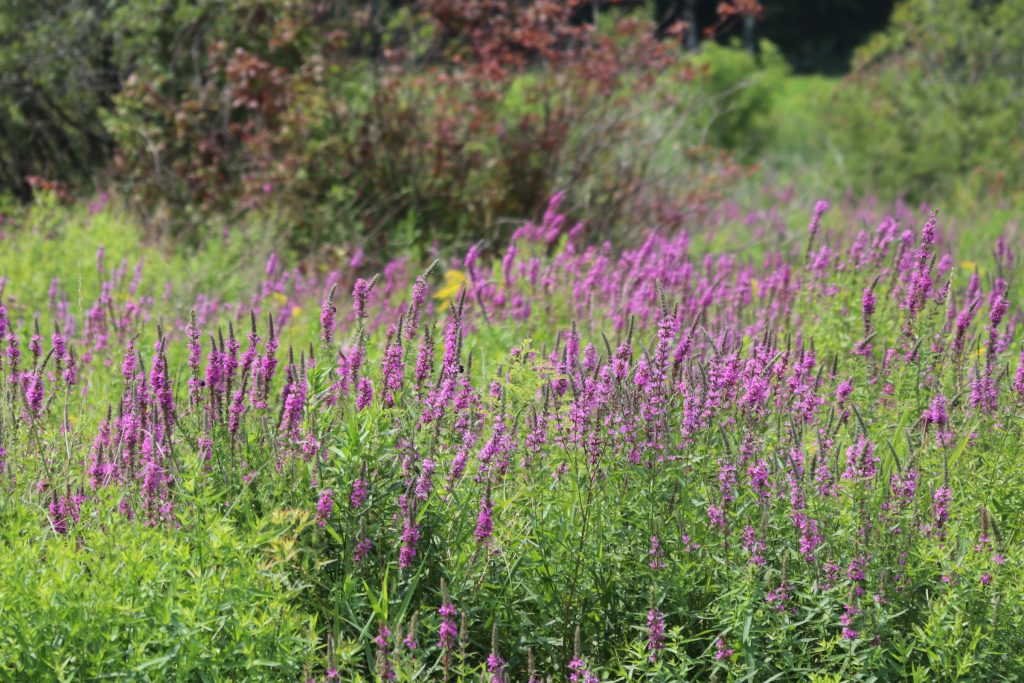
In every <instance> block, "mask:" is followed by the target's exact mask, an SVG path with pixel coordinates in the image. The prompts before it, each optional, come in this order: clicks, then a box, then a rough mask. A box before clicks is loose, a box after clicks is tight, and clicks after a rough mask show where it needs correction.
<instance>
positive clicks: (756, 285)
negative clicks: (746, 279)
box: [750, 277, 761, 299]
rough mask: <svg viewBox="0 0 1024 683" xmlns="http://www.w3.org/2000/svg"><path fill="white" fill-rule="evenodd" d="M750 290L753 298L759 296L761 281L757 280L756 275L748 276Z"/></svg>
mask: <svg viewBox="0 0 1024 683" xmlns="http://www.w3.org/2000/svg"><path fill="white" fill-rule="evenodd" d="M750 292H751V293H752V294H753V295H754V298H755V299H756V298H758V297H759V296H761V283H760V282H758V281H757V278H756V277H752V278H750Z"/></svg>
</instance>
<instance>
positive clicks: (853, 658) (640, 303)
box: [0, 197, 1024, 681]
mask: <svg viewBox="0 0 1024 683" xmlns="http://www.w3.org/2000/svg"><path fill="white" fill-rule="evenodd" d="M835 214H836V212H831V211H830V207H829V205H828V203H826V202H819V203H818V204H817V205H816V206H815V207H814V209H813V212H812V218H811V222H810V226H809V228H808V229H801V230H794V231H793V234H795V235H796V236H797V238H796V239H793V240H781V239H780V240H776V239H774V238H772V239H770V240H768V241H769V242H771V243H772V244H773V245H775V246H773V247H771V248H763V247H751V248H748V249H745V250H742V251H737V252H730V251H728V250H718V249H713V248H711V247H710V245H714V244H715V241H716V239H717V237H716V236H715V235H708V234H701V235H690V234H687V233H685V232H679V233H676V234H672V235H665V234H659V233H656V232H652V233H650V234H648V235H647V236H646V237H645V238H643V240H642V241H641V242H640V243H639V246H637V247H636V248H635V249H632V250H627V251H623V252H616V251H614V250H612V248H611V247H610V246H608V245H603V246H602V245H600V244H594V243H593V241H592V240H588V239H587V238H588V235H587V230H586V227H585V226H583V225H573V224H571V222H570V221H568V219H567V217H566V216H565V215H563V214H562V213H561V212H560V211H559V197H556V198H555V199H554V200H552V203H551V205H550V207H549V209H548V211H547V213H546V214H545V215H544V217H543V220H541V221H539V222H538V223H536V224H527V225H524V226H522V227H521V228H519V229H518V230H517V231H516V233H515V235H514V237H513V240H512V241H511V243H510V244H509V246H508V247H507V248H506V249H505V250H504V251H503V252H501V253H498V254H484V253H483V252H482V251H481V249H480V248H478V247H473V248H471V249H470V250H469V251H468V253H466V254H465V256H464V258H462V259H461V260H460V261H459V262H452V263H444V264H438V263H435V264H434V265H432V266H430V267H429V268H425V269H424V270H422V271H420V274H419V275H417V274H416V272H417V270H418V269H417V268H416V267H415V266H414V264H412V263H409V262H408V261H406V260H396V261H393V262H391V263H390V264H388V265H387V266H386V267H385V268H384V269H383V272H382V273H381V274H380V276H378V277H373V278H367V277H360V276H359V275H360V274H361V273H360V271H359V270H358V268H359V263H354V264H352V268H350V269H348V270H347V271H346V272H330V273H323V274H319V275H309V274H307V273H304V272H302V271H299V270H289V269H287V268H285V267H284V266H283V265H282V262H281V260H280V259H278V258H277V257H276V256H275V257H272V258H271V259H270V261H269V262H268V263H267V265H266V268H265V276H264V278H263V280H262V282H260V283H259V284H258V285H257V286H256V288H255V290H254V293H253V295H252V297H251V298H248V299H245V300H238V301H223V300H220V299H218V298H217V297H216V296H214V295H213V294H210V295H209V296H205V295H204V296H200V298H199V299H198V300H196V301H195V302H194V304H192V305H190V306H188V308H190V309H191V314H190V315H188V316H184V315H182V316H178V315H177V313H176V311H177V310H179V308H178V307H176V306H175V305H174V304H173V302H172V296H171V294H170V293H169V292H170V290H168V293H167V294H166V295H165V294H164V293H163V292H161V291H160V289H159V286H158V285H157V284H156V283H147V284H146V285H143V282H144V270H143V266H142V265H141V262H140V264H139V266H138V267H136V268H135V269H134V270H132V268H131V267H130V264H129V263H127V262H126V263H123V264H120V265H117V266H112V265H111V264H109V263H108V262H107V259H106V257H105V256H104V254H103V253H102V252H101V253H99V254H97V255H96V260H95V263H94V265H93V268H94V272H93V273H92V275H90V276H84V275H83V276H80V277H79V284H78V285H77V292H75V293H74V294H72V293H70V292H68V291H67V290H66V289H65V284H64V283H63V282H62V281H54V282H53V284H52V286H51V287H50V292H49V304H48V305H47V306H46V307H44V308H41V309H39V310H35V309H34V308H33V307H30V306H27V305H23V304H21V303H19V300H18V299H17V298H15V297H14V296H13V295H12V294H8V295H7V296H5V297H4V299H3V301H4V305H3V306H0V339H2V340H3V360H2V368H3V373H2V374H3V389H2V391H0V454H2V456H3V460H2V461H0V472H2V489H3V492H4V493H3V503H2V506H3V507H2V508H0V509H2V510H5V511H10V512H12V514H13V512H14V511H18V515H17V516H18V519H20V520H21V524H22V526H20V527H19V528H20V529H23V530H24V531H23V532H22V535H24V533H29V534H30V535H31V534H32V533H35V534H37V535H38V536H41V537H46V542H47V543H54V542H56V543H59V544H61V545H62V546H64V547H66V548H68V549H69V552H72V553H75V554H76V555H75V556H76V557H78V559H79V562H80V563H82V565H83V566H85V565H87V564H88V563H89V562H90V561H91V560H90V559H89V558H90V556H91V555H95V553H96V552H97V550H95V548H94V543H96V541H95V540H94V539H95V538H96V537H97V536H101V537H102V536H103V535H105V534H106V535H108V536H109V535H110V534H115V533H116V534H128V535H130V534H133V533H140V534H141V533H144V534H146V537H147V538H149V537H151V536H152V535H153V534H157V535H158V536H163V537H166V538H168V539H172V540H170V541H169V542H182V541H181V540H180V539H197V540H196V541H195V542H196V547H195V549H194V550H193V551H192V552H193V553H199V554H201V553H202V552H203V547H204V546H203V542H202V540H201V539H199V538H198V535H201V534H203V533H206V532H207V530H208V529H209V525H210V524H212V523H213V522H211V521H210V520H211V519H214V520H218V521H217V522H216V523H217V524H221V525H223V524H227V525H229V527H230V528H233V529H235V530H236V531H237V533H239V534H243V535H250V536H251V537H252V538H256V539H258V542H254V544H253V547H252V549H251V550H250V551H249V557H250V558H252V559H253V561H254V562H256V563H258V565H259V566H260V567H261V571H262V572H266V574H265V575H266V576H268V577H273V581H274V582H276V583H274V584H273V585H275V586H277V587H276V588H267V590H285V588H284V587H285V586H286V587H287V590H288V591H290V592H289V595H290V598H289V600H290V601H291V605H292V607H294V609H296V610H298V611H299V612H300V613H301V614H303V615H307V616H312V617H315V619H312V620H311V621H310V635H309V648H308V652H305V653H304V654H303V655H302V656H300V657H296V656H294V655H289V656H287V657H282V658H281V660H282V661H274V662H273V664H274V665H275V666H273V667H270V669H269V670H270V671H271V673H269V674H267V673H265V672H264V670H263V669H247V670H246V673H244V674H241V673H238V670H237V669H238V668H245V667H246V666H249V665H251V666H257V665H256V664H254V663H253V662H254V661H257V660H258V661H259V662H264V663H265V664H266V658H267V657H270V655H267V654H266V653H264V654H263V655H260V656H259V657H257V656H256V655H253V657H252V658H250V659H249V660H246V658H245V656H244V650H238V651H237V652H241V653H243V654H240V655H239V660H238V661H237V662H236V661H235V660H232V662H234V663H232V664H231V666H234V667H236V668H235V669H231V670H232V671H234V673H232V674H229V675H232V676H243V677H248V678H260V677H266V678H270V679H275V678H280V677H281V676H282V675H284V677H285V678H287V677H289V676H291V677H293V678H294V677H298V676H300V675H304V676H307V677H311V678H315V679H318V680H320V679H325V678H326V679H342V680H360V679H361V680H375V679H383V680H428V679H429V680H451V681H456V680H478V679H479V677H480V676H481V675H486V676H489V679H490V680H491V681H513V680H530V681H540V680H548V678H549V677H553V678H554V679H555V680H562V679H566V678H567V679H568V680H571V681H599V680H681V679H685V678H691V677H708V676H710V677H713V678H714V679H715V680H726V679H737V680H739V679H746V680H765V679H767V678H769V677H771V676H772V675H774V674H777V673H782V674H783V675H784V676H789V677H805V676H811V675H816V676H821V677H823V678H821V679H820V680H826V678H824V677H827V676H834V677H835V680H839V679H840V678H842V679H847V678H856V677H859V676H865V677H867V676H869V675H872V674H873V675H875V676H880V677H883V678H885V677H915V676H916V677H921V678H924V679H933V678H956V677H962V676H994V675H1013V674H1014V673H1015V672H1016V673H1019V672H1020V671H1021V670H1022V667H1024V662H1022V661H1021V654H1020V653H1021V651H1022V650H1021V647H1020V645H1021V636H1020V633H1021V628H1020V627H1021V626H1022V620H1024V619H1022V617H1024V615H1022V611H1021V610H1022V608H1021V601H1020V600H1019V598H1018V596H1019V595H1020V591H1021V588H1022V586H1021V582H1022V575H1021V572H1020V569H1019V565H1020V557H1019V550H1018V545H1019V542H1020V529H1021V524H1020V522H1021V519H1020V512H1019V511H1020V509H1021V507H1020V502H1021V500H1020V498H1021V493H1020V491H1021V490H1022V489H1021V486H1020V484H1021V479H1022V475H1021V474H1020V473H1019V468H1018V467H1017V464H1018V458H1019V456H1018V454H1017V449H1016V445H1017V444H1018V443H1019V441H1020V437H1021V428H1020V420H1019V411H1020V406H1021V405H1024V362H1021V361H1018V351H1017V343H1016V340H1017V338H1018V336H1019V335H1018V334H1017V329H1018V327H1019V322H1020V320H1021V311H1020V308H1019V306H1017V305H1015V304H1014V302H1015V296H1014V289H1013V287H1014V285H1015V278H1016V272H1017V264H1016V260H1015V255H1014V252H1013V250H1012V248H1011V247H1010V246H1009V243H1008V242H1007V241H1006V240H1004V239H1000V240H998V241H997V242H996V243H995V245H994V248H993V251H992V257H991V258H990V259H988V260H986V261H984V262H979V263H977V264H975V263H971V262H962V261H959V260H957V259H956V258H955V257H954V255H953V245H954V242H953V241H952V239H953V238H954V237H955V236H954V235H953V234H947V233H944V231H943V229H942V226H941V223H940V221H939V220H938V219H937V217H936V216H935V214H933V213H931V214H930V213H929V212H927V211H915V210H910V209H908V208H906V207H902V206H898V207H895V208H894V209H892V215H888V214H881V215H874V214H873V213H872V212H870V211H866V210H864V211H856V212H851V216H852V220H851V225H852V226H853V227H850V228H847V227H842V228H838V226H839V225H842V223H841V220H842V216H836V217H835V218H833V216H835ZM830 219H832V220H830ZM869 219H870V221H871V222H870V223H869V222H868V220H869ZM773 221H774V219H769V218H766V217H765V216H759V215H751V216H750V217H749V219H748V221H747V223H748V225H747V227H745V228H744V229H743V234H745V235H758V234H761V233H762V231H767V232H766V233H765V234H767V235H768V236H769V237H772V236H773V235H775V233H774V232H773V231H774V230H775V229H776V228H777V225H776V224H775V223H774V222H773ZM833 221H834V222H833ZM830 223H832V224H833V225H835V226H836V227H834V228H832V229H828V227H829V225H830ZM967 246H968V249H970V248H971V245H967ZM975 248H976V247H975ZM357 258H358V255H357ZM424 265H426V264H424ZM444 270H446V271H447V273H446V275H445V278H444V280H445V283H444V284H438V283H439V280H440V278H439V274H440V271H444ZM89 278H92V280H93V281H94V282H95V283H96V285H95V286H91V285H88V284H82V283H84V282H86V281H88V280H89ZM17 286H18V283H17V282H15V281H12V282H10V283H9V284H8V287H9V288H10V291H11V292H13V291H16V290H17ZM86 293H88V294H86ZM179 306H180V303H179ZM26 519H34V520H35V522H36V524H37V527H38V529H37V531H35V532H31V529H32V524H30V523H27V522H25V520H26ZM247 537H249V536H247ZM76 539H77V540H76ZM86 539H93V540H86ZM174 539H178V540H174ZM6 543H7V545H9V546H10V547H15V546H14V544H13V542H11V541H10V540H8V541H6ZM38 561H39V562H40V563H42V564H43V565H44V566H45V564H46V563H47V562H48V561H50V560H49V559H48V558H47V557H46V556H45V555H44V556H41V557H39V560H38ZM64 561H67V560H66V559H65V560H64ZM167 561H168V562H169V563H171V564H174V563H175V562H176V560H175V559H173V558H171V559H169V560H167ZM221 561H224V560H221ZM3 562H4V561H3V560H0V565H2V564H3ZM238 562H240V560H236V561H234V562H229V564H231V566H237V563H238ZM91 580H92V579H90V578H88V577H83V578H82V579H81V581H83V582H89V581H91ZM151 599H152V598H151ZM3 614H4V612H3V611H2V608H0V618H2V616H3ZM105 618H109V619H115V617H114V616H109V617H105ZM229 623H230V621H229ZM54 629H57V631H53V632H46V633H43V634H42V635H40V636H39V638H40V640H39V641H38V643H36V644H35V645H34V646H33V644H32V643H29V644H28V646H26V647H25V648H24V649H22V650H18V649H16V648H14V646H13V645H12V646H11V648H12V649H10V652H12V653H13V654H0V670H2V671H10V672H19V671H45V669H33V668H32V667H33V666H36V665H38V664H39V662H35V663H33V660H32V657H33V655H31V654H30V653H35V654H34V656H36V657H41V658H42V660H45V656H43V655H41V654H40V653H39V651H38V650H34V649H33V648H34V647H42V645H41V644H42V643H44V642H46V643H50V642H51V641H54V638H55V637H56V636H57V633H58V632H59V630H60V627H59V626H58V625H55V626H54ZM60 637H61V638H65V637H67V638H70V636H67V635H64V636H60ZM0 638H2V637H0ZM167 638H168V639H167V642H164V643H160V642H154V643H151V644H150V645H149V647H151V649H152V655H153V657H157V658H161V657H165V659H159V660H158V661H157V664H158V666H155V665H153V664H152V663H150V662H149V661H147V662H146V664H147V665H148V667H153V668H148V669H147V670H148V671H149V674H147V675H157V676H158V674H153V671H154V670H155V671H164V672H165V673H166V675H168V676H170V675H171V672H173V671H174V667H175V666H176V663H177V662H179V659H177V658H178V657H180V656H182V655H181V654H180V652H177V651H176V650H174V649H173V647H172V646H173V636H168V637H167ZM10 642H11V643H13V642H14V641H10ZM54 642H55V641H54ZM47 647H58V646H53V645H48V646H47ZM58 649H59V647H58ZM231 651H232V652H235V650H231ZM289 652H294V650H289ZM42 660H40V661H42ZM82 661H83V662H84V660H82ZM239 662H240V663H239ZM81 666H82V667H85V666H86V664H84V663H83V664H82V665H81ZM98 666H99V668H98V669H86V668H82V669H80V671H81V672H83V673H95V672H96V671H99V670H104V671H109V672H116V671H118V668H117V667H118V665H117V664H115V663H113V662H108V663H107V664H105V665H102V666H100V665H98ZM104 666H105V667H106V668H104ZM225 666H228V665H225ZM267 666H269V664H267ZM228 668H230V667H228ZM282 671H286V672H289V673H287V674H282ZM226 675H228V674H226ZM828 680H832V679H828Z"/></svg>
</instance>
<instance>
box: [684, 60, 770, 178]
mask: <svg viewBox="0 0 1024 683" xmlns="http://www.w3.org/2000/svg"><path fill="white" fill-rule="evenodd" d="M693 64H694V65H695V66H696V67H698V68H699V69H702V70H703V76H698V78H697V84H698V86H699V88H700V90H701V92H702V94H703V95H704V96H705V98H706V103H705V108H706V109H707V110H708V111H707V114H705V115H704V116H702V117H701V119H702V124H703V125H704V126H706V130H707V135H708V139H709V141H710V142H712V143H713V144H715V145H718V146H720V147H724V148H725V149H728V150H731V151H733V152H735V153H736V154H737V156H738V157H739V158H740V159H743V160H746V161H751V160H754V159H756V158H758V156H759V155H760V153H761V152H763V151H764V149H765V147H766V146H767V145H768V144H770V143H771V141H772V136H773V135H774V134H775V128H774V125H773V124H774V121H773V119H772V107H773V105H774V101H775V97H776V93H777V91H778V90H779V88H780V87H781V86H782V83H783V80H784V79H785V77H786V76H787V74H788V72H789V68H788V67H787V65H786V62H785V60H784V59H783V58H782V56H781V54H780V53H779V51H778V48H777V47H775V46H774V45H772V44H771V43H769V42H767V41H761V45H760V54H759V55H758V56H755V55H752V54H751V53H750V52H749V51H747V50H745V49H743V48H742V47H740V45H739V43H734V44H733V45H731V46H729V47H725V46H722V45H719V44H717V43H706V44H705V45H704V46H703V47H702V49H701V52H700V54H699V55H698V56H697V57H695V58H694V59H693Z"/></svg>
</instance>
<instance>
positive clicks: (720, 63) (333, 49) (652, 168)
mask: <svg viewBox="0 0 1024 683" xmlns="http://www.w3.org/2000/svg"><path fill="white" fill-rule="evenodd" d="M1022 85H1024V0H1001V1H1000V0H902V1H900V2H896V3H894V2H892V1H891V0H817V1H809V0H764V1H763V2H757V1H756V0H731V1H725V2H713V1H710V0H655V1H653V2H643V1H638V0H621V1H618V2H616V1H614V0H585V1H580V0H577V1H571V0H570V1H566V0H561V1H556V0H419V1H407V0H362V1H357V0H193V1H190V2H186V1H184V0H8V1H7V2H5V3H3V4H2V5H0V214H3V215H4V216H6V217H10V216H13V215H15V214H17V213H18V212H19V211H23V210H24V207H25V206H26V204H27V203H30V202H32V201H34V200H35V201H39V200H40V198H42V197H46V198H47V201H53V202H60V203H74V202H85V201H89V202H92V203H93V204H96V203H97V202H98V203H106V202H108V201H110V202H116V203H117V204H118V205H119V206H122V207H124V208H125V209H126V210H127V211H129V212H130V215H131V216H133V218H132V219H131V220H132V222H133V225H135V226H137V228H138V229H139V230H140V231H142V233H143V234H144V235H145V236H147V237H148V238H151V239H172V240H174V241H175V242H179V243H184V244H188V243H198V242H201V241H202V240H203V239H204V238H205V237H206V236H207V235H209V234H220V232H221V231H222V230H224V229H225V228H231V227H233V226H237V225H261V226H265V227H264V229H266V230H269V231H272V232H273V234H274V237H275V239H277V240H279V241H281V242H283V243H284V244H286V245H287V247H289V248H290V249H292V250H294V251H295V252H296V253H298V254H315V255H319V256H325V255H328V256H329V253H333V252H330V250H332V249H334V246H333V245H338V244H344V245H351V247H352V248H353V249H359V248H365V250H366V252H367V258H369V259H370V260H371V261H375V262H378V263H379V262H383V261H384V260H385V259H386V258H387V257H388V255H389V254H394V253H397V252H403V253H409V252H412V255H413V256H415V255H416V254H417V252H419V253H420V255H426V254H427V252H429V251H431V250H433V251H437V249H438V248H439V245H440V246H442V247H444V248H448V247H453V248H463V247H464V246H465V245H466V244H468V243H470V242H474V241H477V240H480V239H483V240H486V241H488V242H489V243H492V244H499V243H500V242H501V241H502V240H503V239H504V238H505V237H506V236H507V235H508V234H509V231H510V230H511V229H512V227H513V226H514V224H515V222H516V221H517V220H520V219H524V218H531V217H535V216H537V215H538V213H539V212H541V211H543V207H544V206H545V205H546V204H547V201H548V199H549V198H550V197H551V196H552V195H553V194H554V193H555V192H559V191H564V192H566V200H565V201H564V203H563V207H565V208H567V209H570V211H571V214H572V215H573V217H574V218H578V219H579V220H582V221H585V222H586V223H587V224H588V226H590V232H591V234H593V235H599V236H602V237H606V238H608V239H611V240H613V241H616V240H628V239H629V238H630V236H631V235H633V234H636V233H637V232H638V231H639V230H640V229H647V228H651V227H654V228H662V229H666V230H670V229H674V228H677V227H680V226H683V225H687V226H688V227H690V228H691V229H692V227H693V226H695V225H699V224H700V221H701V218H702V216H705V215H709V214H710V212H711V211H712V209H713V208H714V207H716V206H720V204H721V202H724V201H729V202H740V203H742V202H743V201H744V198H751V200H752V201H753V200H755V199H756V198H757V197H759V196H763V195H764V194H765V193H773V194H774V195H778V196H781V195H786V196H794V195H795V196H797V197H798V198H806V202H807V205H810V203H811V202H813V199H814V198H817V197H819V196H825V195H828V196H833V197H835V196H837V195H840V194H844V193H845V194H846V195H848V196H853V197H857V198H859V199H864V198H868V199H870V198H877V199H878V200H879V201H889V200H892V199H895V198H905V199H907V200H908V201H913V202H921V201H925V200H927V201H930V202H933V203H937V204H940V205H943V206H945V205H952V206H955V207H956V211H957V212H958V215H969V214H970V213H971V212H972V211H975V210H977V211H984V210H990V209H992V208H993V207H1003V208H1005V207H1015V206H1019V205H1020V204H1021V201H1022V187H1024V92H1022ZM0 227H2V226H0Z"/></svg>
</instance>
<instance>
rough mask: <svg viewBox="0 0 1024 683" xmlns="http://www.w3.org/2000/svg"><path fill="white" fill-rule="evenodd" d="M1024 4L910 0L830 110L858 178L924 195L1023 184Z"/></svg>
mask: <svg viewBox="0 0 1024 683" xmlns="http://www.w3.org/2000/svg"><path fill="white" fill-rule="evenodd" d="M1022 50H1024V4H1022V3H1021V2H1018V1H1016V0H1009V1H1006V2H972V1H970V0H937V1H936V2H932V1H930V0H905V1H904V2H902V3H900V4H899V5H897V7H896V10H895V12H894V14H893V18H892V24H891V25H890V27H889V28H887V29H886V30H885V31H884V32H882V33H880V34H878V35H876V36H874V37H873V38H872V39H871V40H870V41H869V42H868V43H867V44H866V45H865V46H863V47H862V48H860V49H858V50H857V53H856V56H855V60H854V73H853V75H852V76H851V77H850V78H849V80H848V82H847V84H846V87H844V88H842V89H841V90H840V91H839V93H838V95H837V97H836V101H835V102H834V106H833V107H832V108H831V110H830V117H829V118H830V119H831V122H832V125H833V127H834V129H835V134H836V140H837V144H838V145H839V147H840V149H841V150H842V152H843V154H844V159H845V164H846V170H847V173H848V174H849V175H850V179H851V184H852V185H854V186H855V187H857V188H859V189H866V190H869V191H881V192H884V193H888V194H891V193H892V191H893V190H894V189H896V188H899V189H900V190H901V191H906V192H909V193H910V194H911V195H912V196H914V197H916V198H922V197H925V196H934V195H936V194H940V193H943V192H949V191H951V190H952V189H953V188H954V187H956V186H957V185H959V184H961V183H962V184H963V185H964V186H966V187H968V188H970V189H971V190H973V194H974V195H976V196H984V195H989V196H993V195H995V196H998V195H1005V194H1012V193H1015V192H1020V191H1021V189H1022V188H1024V170H1022V169H1024V142H1022V140H1024V70H1022V69H1021V65H1020V59H1019V56H1020V54H1021V51H1022Z"/></svg>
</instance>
